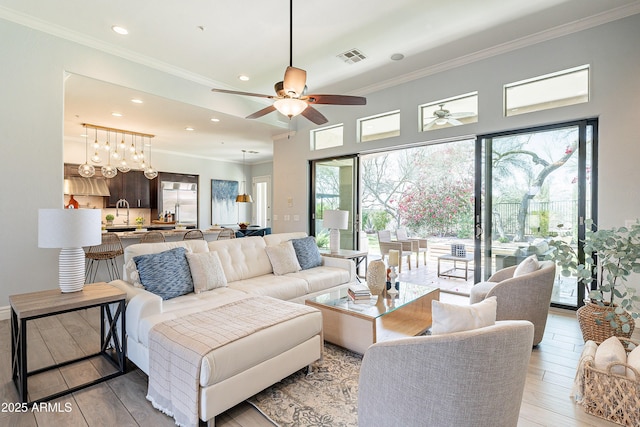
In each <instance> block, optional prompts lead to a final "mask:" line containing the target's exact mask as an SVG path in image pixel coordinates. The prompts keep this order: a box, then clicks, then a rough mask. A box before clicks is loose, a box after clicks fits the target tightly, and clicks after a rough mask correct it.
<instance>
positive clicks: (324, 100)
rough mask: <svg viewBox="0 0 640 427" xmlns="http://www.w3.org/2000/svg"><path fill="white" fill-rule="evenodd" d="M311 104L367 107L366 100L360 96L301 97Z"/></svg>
mask: <svg viewBox="0 0 640 427" xmlns="http://www.w3.org/2000/svg"><path fill="white" fill-rule="evenodd" d="M302 99H304V100H305V101H307V102H309V103H311V104H333V105H367V98H365V97H362V96H349V95H307V96H305V97H302Z"/></svg>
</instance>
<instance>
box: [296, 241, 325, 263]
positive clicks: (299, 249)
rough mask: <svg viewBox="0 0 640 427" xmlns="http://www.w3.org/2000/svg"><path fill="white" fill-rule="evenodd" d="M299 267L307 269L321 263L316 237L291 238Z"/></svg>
mask: <svg viewBox="0 0 640 427" xmlns="http://www.w3.org/2000/svg"><path fill="white" fill-rule="evenodd" d="M291 243H292V244H293V249H294V250H295V251H296V257H297V258H298V262H299V263H300V268H302V269H303V270H308V269H310V268H313V267H318V266H321V265H322V257H321V256H320V251H319V250H318V245H317V244H316V238H315V237H313V236H308V237H305V238H302V239H291Z"/></svg>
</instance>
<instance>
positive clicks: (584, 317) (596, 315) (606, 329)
mask: <svg viewBox="0 0 640 427" xmlns="http://www.w3.org/2000/svg"><path fill="white" fill-rule="evenodd" d="M616 307H617V306H615V305H613V306H601V305H598V304H594V303H592V302H585V305H583V306H582V307H580V308H579V309H578V311H577V312H576V315H577V316H578V323H579V324H580V330H581V331H582V338H583V339H584V341H585V342H587V341H589V340H591V341H595V342H596V343H597V344H600V343H601V342H603V341H604V340H606V339H607V338H610V337H613V336H616V337H623V338H630V337H631V334H632V333H633V329H634V328H635V322H634V321H633V318H632V317H631V315H629V314H626V316H627V318H628V319H629V322H628V323H629V326H631V329H630V330H629V332H628V333H625V332H622V327H621V325H622V322H620V321H619V320H617V319H618V317H619V315H617V314H615V313H614V318H615V319H616V323H617V324H618V327H617V328H613V327H612V326H611V322H610V321H609V320H606V319H605V317H606V315H607V314H608V313H613V312H614V311H615V309H616Z"/></svg>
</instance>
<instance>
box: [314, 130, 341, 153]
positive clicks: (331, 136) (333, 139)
mask: <svg viewBox="0 0 640 427" xmlns="http://www.w3.org/2000/svg"><path fill="white" fill-rule="evenodd" d="M343 128H344V126H343V125H342V124H339V125H336V126H330V127H325V128H321V129H315V130H312V131H311V150H322V149H323V148H331V147H339V146H341V145H343Z"/></svg>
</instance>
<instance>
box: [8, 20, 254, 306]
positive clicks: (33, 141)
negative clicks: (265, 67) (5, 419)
mask: <svg viewBox="0 0 640 427" xmlns="http://www.w3.org/2000/svg"><path fill="white" fill-rule="evenodd" d="M0 58H2V66H0V81H2V85H1V89H0V100H1V101H2V102H0V148H1V150H2V156H0V191H1V193H0V194H1V199H0V218H2V222H3V224H4V227H2V232H1V233H2V239H0V318H3V317H6V316H7V314H8V312H7V306H8V304H9V299H8V296H9V295H12V294H17V293H23V292H31V291H37V290H42V289H52V288H56V287H57V286H58V278H57V271H58V266H57V258H58V251H57V250H55V249H39V248H38V238H37V218H38V209H39V208H55V207H60V208H61V207H62V206H63V195H62V188H63V168H62V164H63V162H64V160H67V161H73V162H81V161H82V160H83V159H84V152H82V155H81V156H80V158H79V159H76V158H75V155H74V154H73V150H72V149H71V148H69V147H68V148H67V150H66V151H67V152H66V153H65V150H64V148H63V146H64V144H63V111H64V110H63V108H64V106H63V102H64V74H65V72H72V73H76V74H81V75H85V76H88V77H91V78H95V79H99V80H103V81H106V82H110V83H114V84H118V85H122V86H126V87H131V88H135V89H137V90H140V91H143V92H149V93H154V94H157V95H159V96H163V97H166V98H170V99H174V100H177V101H182V102H189V103H191V104H194V105H199V106H202V107H207V108H211V105H209V104H208V102H209V100H208V98H211V97H208V98H207V95H208V94H209V93H210V88H208V87H204V86H202V85H199V84H197V83H194V82H192V81H188V80H184V79H181V78H178V77H175V76H172V75H168V74H166V73H162V72H160V71H157V70H154V69H151V68H147V67H145V66H142V65H139V64H136V63H132V62H129V61H127V60H124V59H122V58H118V57H114V56H111V55H108V54H105V53H102V52H99V51H96V50H94V49H91V48H88V47H85V46H82V45H78V44H75V43H72V42H69V41H66V40H62V39H58V38H56V37H53V36H51V35H47V34H44V33H41V32H38V31H35V30H32V29H29V28H26V27H22V26H20V25H17V24H14V23H11V22H8V21H5V20H2V19H0ZM153 163H154V167H155V168H157V169H159V170H162V171H167V172H179V173H195V174H198V175H200V187H199V188H200V196H201V197H202V201H201V204H200V226H201V227H206V226H208V225H210V216H211V213H210V209H211V208H210V194H211V179H212V178H218V179H234V180H238V181H242V179H243V172H242V165H241V164H234V163H225V162H215V161H211V160H206V159H197V158H191V157H181V156H175V155H171V156H168V155H165V154H162V153H159V152H158V153H156V152H154V154H153ZM247 180H248V182H250V180H251V177H247ZM245 215H249V214H245Z"/></svg>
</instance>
